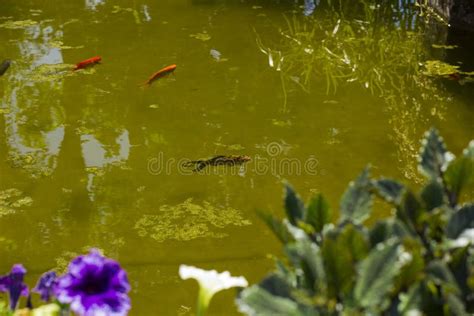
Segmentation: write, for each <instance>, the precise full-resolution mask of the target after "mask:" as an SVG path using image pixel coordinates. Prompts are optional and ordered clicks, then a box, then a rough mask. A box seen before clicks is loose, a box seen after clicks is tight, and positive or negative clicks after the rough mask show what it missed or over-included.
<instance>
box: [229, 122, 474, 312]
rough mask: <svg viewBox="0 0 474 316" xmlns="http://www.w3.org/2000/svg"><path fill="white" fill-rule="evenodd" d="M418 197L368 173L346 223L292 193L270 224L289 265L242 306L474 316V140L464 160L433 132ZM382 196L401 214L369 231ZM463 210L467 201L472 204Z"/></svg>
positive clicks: (319, 202)
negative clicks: (282, 216)
mask: <svg viewBox="0 0 474 316" xmlns="http://www.w3.org/2000/svg"><path fill="white" fill-rule="evenodd" d="M418 161H419V165H418V167H419V170H420V172H421V174H422V175H423V176H424V177H425V183H424V185H423V186H422V188H421V190H420V191H419V192H414V191H412V190H411V189H410V188H408V187H407V186H405V185H404V184H402V183H400V182H398V181H396V180H393V179H387V178H379V179H373V178H372V177H371V176H370V172H369V168H366V169H365V170H363V171H362V173H361V174H360V175H359V176H358V177H357V179H355V180H354V181H352V182H351V183H350V184H349V186H348V188H347V189H346V191H345V192H344V194H343V195H342V197H341V201H340V213H339V214H340V215H339V219H338V220H337V222H336V223H332V218H333V210H332V209H331V208H330V206H329V203H328V202H327V201H326V199H325V198H324V197H323V196H322V194H320V193H319V194H317V195H316V196H314V197H313V198H311V199H310V200H309V201H308V203H307V204H304V202H303V201H302V200H301V199H300V197H299V196H298V195H297V194H296V192H295V191H294V190H293V188H292V187H291V186H290V185H286V189H285V197H284V206H285V211H286V218H285V219H284V220H280V219H278V218H276V217H274V216H273V215H271V214H265V213H262V214H261V216H262V218H263V219H264V221H265V222H266V223H267V225H268V226H269V228H270V229H271V230H272V231H273V233H274V234H275V235H276V237H277V238H278V239H279V240H280V241H281V242H282V243H283V245H284V249H285V254H286V260H279V259H277V260H276V269H275V271H274V272H272V273H271V274H270V275H268V276H267V277H265V278H264V279H263V280H262V281H261V282H260V283H258V284H256V285H252V286H250V287H248V288H246V289H244V290H243V291H242V292H241V293H240V294H239V295H238V298H237V305H238V308H239V310H240V311H241V312H243V313H245V314H248V315H369V314H370V315H385V314H389V313H394V315H412V314H413V315H448V314H449V315H468V314H469V315H470V314H471V313H473V312H474V304H473V301H472V299H471V297H472V293H473V291H474V282H473V281H474V261H473V258H474V257H473V255H474V238H473V231H474V204H473V201H472V194H470V193H471V192H472V191H471V190H472V189H474V187H473V184H474V140H473V141H471V142H470V144H469V145H468V146H467V148H466V149H465V150H464V151H463V153H462V154H461V155H459V156H458V157H455V156H454V155H453V154H452V153H450V152H449V151H448V150H447V149H446V145H445V144H444V141H443V139H442V138H441V137H440V136H439V135H438V132H437V131H436V130H434V129H432V130H430V131H429V132H427V133H426V135H425V138H424V141H423V145H422V148H421V151H420V154H419V159H418ZM375 197H379V198H380V199H381V200H382V201H383V202H385V203H387V204H388V205H390V206H391V207H392V208H393V212H392V215H391V216H389V217H388V218H384V219H379V220H378V221H377V222H376V223H375V224H370V225H368V224H367V221H368V219H369V218H370V214H371V212H372V210H373V208H374V206H375V205H378V204H375V203H374V198H375ZM463 202H466V203H465V204H463Z"/></svg>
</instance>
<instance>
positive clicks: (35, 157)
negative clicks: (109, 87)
mask: <svg viewBox="0 0 474 316" xmlns="http://www.w3.org/2000/svg"><path fill="white" fill-rule="evenodd" d="M62 37H63V33H62V32H61V31H60V30H58V31H55V30H54V28H53V27H52V26H50V25H47V24H45V23H41V24H35V25H31V26H28V27H26V29H25V36H24V39H23V40H22V41H20V42H19V43H18V49H19V51H20V54H21V56H22V59H21V60H18V61H16V62H15V71H12V72H10V73H9V74H8V84H7V85H6V88H5V92H4V97H3V100H2V108H4V109H6V111H5V112H6V113H5V114H4V117H5V135H6V138H7V141H8V145H9V155H10V160H11V162H12V164H13V165H15V166H17V167H21V168H24V169H25V170H28V172H30V174H31V175H32V176H40V175H49V174H51V173H52V171H53V170H54V169H55V167H56V164H57V156H58V154H59V151H60V147H61V142H62V140H63V139H64V109H63V108H62V106H61V103H60V99H61V95H62V88H63V81H62V80H61V79H59V80H54V81H50V80H44V81H35V80H32V79H33V78H34V75H33V74H34V73H35V72H36V71H37V69H38V67H39V66H41V65H43V64H58V63H62V62H63V58H62V52H61V50H60V49H59V48H57V47H54V46H53V45H51V43H52V42H55V41H60V40H61V39H62ZM44 91H49V92H48V93H44Z"/></svg>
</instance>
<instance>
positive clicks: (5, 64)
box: [0, 59, 12, 76]
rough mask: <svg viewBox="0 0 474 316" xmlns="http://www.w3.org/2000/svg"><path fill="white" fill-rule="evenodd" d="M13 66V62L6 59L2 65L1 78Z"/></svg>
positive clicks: (0, 66) (0, 67) (0, 68)
mask: <svg viewBox="0 0 474 316" xmlns="http://www.w3.org/2000/svg"><path fill="white" fill-rule="evenodd" d="M11 64H12V61H11V60H10V59H5V60H4V61H3V62H2V64H1V65H0V76H3V74H4V73H5V72H6V71H7V70H8V68H10V65H11Z"/></svg>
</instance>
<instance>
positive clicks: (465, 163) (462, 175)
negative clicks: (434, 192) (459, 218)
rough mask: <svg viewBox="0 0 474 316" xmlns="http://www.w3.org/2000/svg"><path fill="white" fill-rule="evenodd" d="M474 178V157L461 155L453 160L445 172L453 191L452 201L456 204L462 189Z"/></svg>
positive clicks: (446, 180)
mask: <svg viewBox="0 0 474 316" xmlns="http://www.w3.org/2000/svg"><path fill="white" fill-rule="evenodd" d="M473 180H474V157H472V158H471V157H468V156H464V155H463V156H461V157H458V158H456V159H455V160H454V161H452V162H451V163H450V164H449V166H448V168H447V169H446V172H445V173H444V181H445V182H446V186H447V188H448V190H449V192H450V193H451V196H450V202H451V204H452V205H454V204H456V203H457V201H458V198H459V196H460V194H461V192H462V190H463V189H464V188H465V187H466V186H468V185H469V184H471V183H472V182H473Z"/></svg>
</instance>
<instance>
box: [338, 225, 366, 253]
mask: <svg viewBox="0 0 474 316" xmlns="http://www.w3.org/2000/svg"><path fill="white" fill-rule="evenodd" d="M338 241H339V242H340V243H342V244H343V245H344V246H345V247H346V248H347V250H346V251H347V252H349V253H350V254H351V256H352V260H353V261H354V262H356V261H359V260H362V259H364V258H365V257H366V256H367V254H368V252H369V237H368V234H367V232H366V231H364V230H362V229H360V228H357V227H356V226H355V225H354V224H347V225H346V226H345V227H344V229H343V230H342V232H341V233H340V235H339V236H338Z"/></svg>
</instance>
